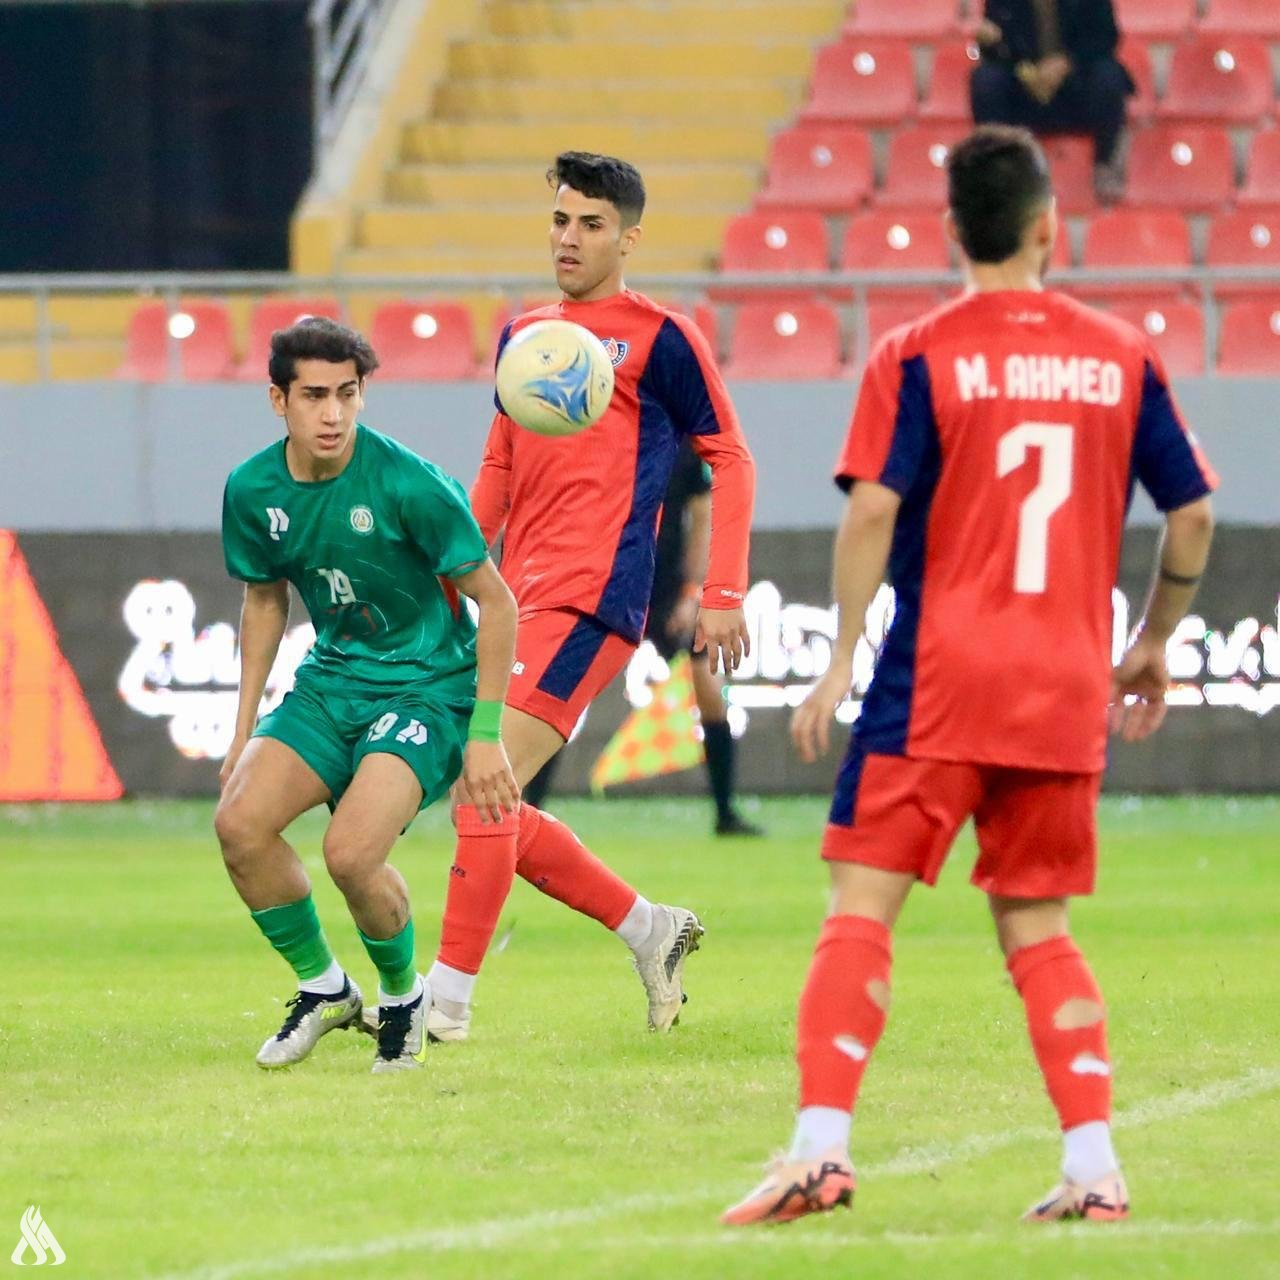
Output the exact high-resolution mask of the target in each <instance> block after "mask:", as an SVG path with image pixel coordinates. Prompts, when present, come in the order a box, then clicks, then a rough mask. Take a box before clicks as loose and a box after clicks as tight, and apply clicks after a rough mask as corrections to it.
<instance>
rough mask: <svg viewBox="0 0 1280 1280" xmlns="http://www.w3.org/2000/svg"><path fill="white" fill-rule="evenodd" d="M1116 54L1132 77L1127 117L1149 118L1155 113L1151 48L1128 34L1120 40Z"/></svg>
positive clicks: (1154, 84) (1154, 79) (1134, 118)
mask: <svg viewBox="0 0 1280 1280" xmlns="http://www.w3.org/2000/svg"><path fill="white" fill-rule="evenodd" d="M1116 56H1117V57H1118V58H1119V59H1120V61H1121V62H1122V63H1124V66H1125V69H1126V70H1127V71H1128V72H1129V75H1130V76H1132V77H1133V84H1134V92H1133V94H1132V95H1131V96H1130V97H1129V98H1128V100H1127V101H1128V114H1129V119H1130V120H1131V121H1144V120H1150V119H1151V117H1152V116H1154V115H1155V113H1156V73H1155V68H1154V67H1153V66H1152V65H1151V50H1150V49H1148V48H1147V46H1146V43H1145V42H1144V41H1142V40H1136V39H1134V38H1133V37H1132V36H1129V37H1126V38H1125V39H1123V40H1121V41H1120V48H1119V49H1118V50H1116Z"/></svg>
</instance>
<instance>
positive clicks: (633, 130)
mask: <svg viewBox="0 0 1280 1280" xmlns="http://www.w3.org/2000/svg"><path fill="white" fill-rule="evenodd" d="M768 145H769V135H768V133H767V132H766V131H765V130H764V129H761V128H759V127H757V126H752V125H746V126H741V127H739V126H735V125H727V124H726V125H703V124H690V125H682V126H680V127H679V128H672V129H650V128H646V127H645V126H644V125H642V124H634V123H629V122H625V121H612V122H610V121H601V120H598V119H588V120H577V121H565V122H564V123H562V124H560V123H555V122H549V121H539V122H538V123H536V124H535V123H529V122H519V123H513V124H505V123H498V122H493V123H489V122H485V121H480V122H477V123H475V124H450V123H447V122H442V121H437V120H419V121H416V122H414V123H413V124H410V125H408V126H407V127H406V128H405V131H404V137H403V140H402V142H401V151H400V154H401V159H402V160H405V161H409V162H413V161H425V162H434V163H437V164H441V163H443V164H450V163H451V164H485V163H490V162H503V161H511V162H514V161H526V162H528V163H530V164H534V165H541V166H542V167H543V168H544V169H545V168H546V167H547V166H548V165H549V164H550V163H551V161H552V160H554V159H555V157H556V155H557V154H559V152H561V151H571V150H575V151H600V152H604V153H605V154H607V155H614V156H620V157H622V159H624V160H630V161H631V162H632V163H633V164H635V165H637V166H639V167H640V169H641V170H643V169H644V166H645V165H646V164H650V163H654V164H668V165H669V164H672V163H674V162H675V161H680V160H684V161H688V162H690V163H693V164H701V163H705V164H708V165H710V164H728V163H735V162H736V163H739V164H761V163H763V161H764V156H765V152H766V151H767V149H768Z"/></svg>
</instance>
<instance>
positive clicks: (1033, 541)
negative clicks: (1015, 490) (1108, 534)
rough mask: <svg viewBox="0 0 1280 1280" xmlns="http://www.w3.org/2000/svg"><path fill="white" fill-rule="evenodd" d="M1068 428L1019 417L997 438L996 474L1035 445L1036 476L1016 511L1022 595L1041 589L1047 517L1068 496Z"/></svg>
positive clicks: (1016, 579)
mask: <svg viewBox="0 0 1280 1280" xmlns="http://www.w3.org/2000/svg"><path fill="white" fill-rule="evenodd" d="M1073 437H1074V433H1073V431H1072V428H1071V427H1069V426H1066V425H1064V424H1061V423H1056V422H1023V423H1020V424H1019V425H1018V426H1016V427H1014V428H1013V429H1012V430H1011V431H1006V432H1005V433H1004V435H1002V436H1001V437H1000V439H999V440H998V441H997V442H996V475H997V477H999V478H1000V479H1002V480H1003V479H1004V477H1005V476H1007V475H1009V474H1010V473H1011V472H1014V471H1017V469H1018V468H1019V467H1021V466H1023V465H1024V464H1025V462H1026V461H1027V451H1028V450H1030V449H1039V450H1040V479H1039V482H1038V483H1037V484H1036V487H1035V488H1034V489H1032V490H1031V492H1030V493H1029V494H1027V496H1026V498H1025V500H1024V501H1023V503H1022V510H1021V511H1020V512H1019V514H1018V551H1017V556H1016V558H1015V560H1014V570H1013V589H1014V590H1015V591H1017V592H1019V593H1020V594H1023V595H1040V594H1042V593H1043V591H1044V585H1045V576H1046V573H1047V571H1048V559H1049V518H1050V516H1052V515H1053V513H1054V512H1055V511H1057V509H1058V508H1059V507H1060V506H1062V504H1063V503H1064V502H1066V500H1067V499H1068V498H1069V497H1070V496H1071V454H1072V446H1073Z"/></svg>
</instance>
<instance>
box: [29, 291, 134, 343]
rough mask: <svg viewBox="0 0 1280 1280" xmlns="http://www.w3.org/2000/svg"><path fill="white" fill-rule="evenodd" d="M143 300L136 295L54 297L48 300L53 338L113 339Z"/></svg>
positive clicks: (121, 332)
mask: <svg viewBox="0 0 1280 1280" xmlns="http://www.w3.org/2000/svg"><path fill="white" fill-rule="evenodd" d="M143 301H144V299H142V298H140V297H138V296H137V295H136V294H131V293H110V294H76V293H66V294H56V295H54V296H53V297H51V298H50V299H49V327H50V329H51V331H52V333H53V336H54V337H55V338H115V337H119V336H122V335H123V334H124V332H125V330H126V329H127V328H128V327H129V317H130V316H131V315H133V313H134V311H135V310H136V309H137V307H138V306H139V305H140V304H141V303H142V302H143Z"/></svg>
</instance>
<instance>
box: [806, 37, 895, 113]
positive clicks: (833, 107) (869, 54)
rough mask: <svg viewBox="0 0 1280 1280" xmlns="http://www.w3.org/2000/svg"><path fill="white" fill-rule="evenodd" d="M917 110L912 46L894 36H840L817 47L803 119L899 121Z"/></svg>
mask: <svg viewBox="0 0 1280 1280" xmlns="http://www.w3.org/2000/svg"><path fill="white" fill-rule="evenodd" d="M915 109H916V73H915V65H914V63H913V61H912V58H911V47H910V45H908V44H906V43H905V42H895V41H890V40H840V41H837V42H836V43H835V44H829V45H827V46H826V47H825V48H823V49H819V50H818V56H817V58H816V59H815V60H814V67H813V81H812V83H811V84H810V87H809V102H808V105H806V107H805V108H804V111H803V112H802V113H801V118H802V119H804V120H828V121H845V122H853V123H857V124H881V125H891V124H897V123H898V122H900V121H902V120H906V119H909V118H910V117H911V116H913V115H914V114H915Z"/></svg>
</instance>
